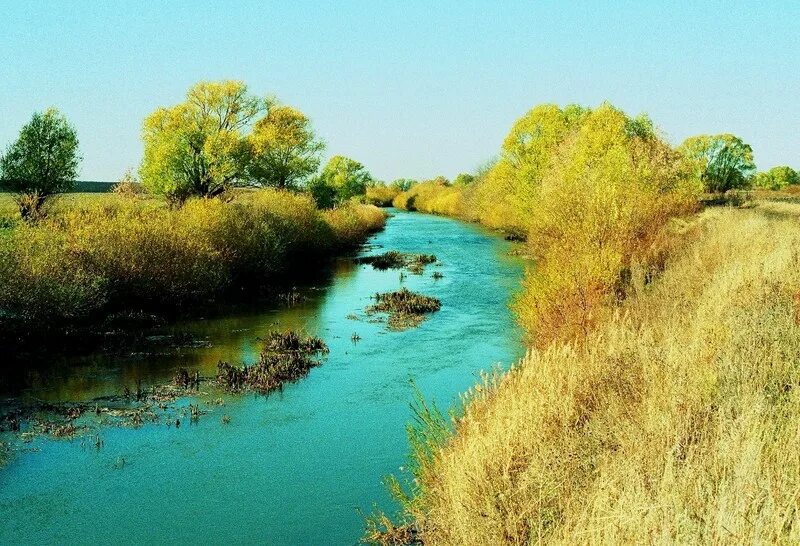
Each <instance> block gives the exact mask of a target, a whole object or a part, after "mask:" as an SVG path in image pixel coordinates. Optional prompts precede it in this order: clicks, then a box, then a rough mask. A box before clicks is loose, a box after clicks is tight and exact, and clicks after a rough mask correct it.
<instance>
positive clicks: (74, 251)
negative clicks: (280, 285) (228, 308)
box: [0, 190, 385, 331]
mask: <svg viewBox="0 0 800 546" xmlns="http://www.w3.org/2000/svg"><path fill="white" fill-rule="evenodd" d="M384 221H385V215H384V214H383V212H381V211H380V210H379V209H377V208H376V207H373V206H368V205H359V204H356V203H351V204H348V205H346V206H344V207H340V208H338V209H334V210H331V211H325V212H324V213H320V211H318V210H317V209H316V207H315V206H314V203H313V201H312V200H311V198H310V197H308V196H306V195H298V194H294V193H289V192H286V191H277V190H258V191H250V192H241V193H239V194H237V195H236V197H235V199H233V200H232V201H231V202H224V201H221V200H219V199H192V200H189V201H187V202H186V204H185V205H184V206H183V207H182V208H180V209H174V210H173V209H170V208H168V207H166V206H164V204H163V202H159V201H155V200H152V199H141V200H128V199H121V198H119V197H118V196H115V195H109V196H108V197H107V198H105V199H103V200H87V201H86V202H83V201H82V202H81V204H80V205H75V206H70V207H63V208H62V210H59V212H58V214H53V215H51V217H50V218H48V219H46V220H44V221H42V222H39V223H38V224H36V225H20V226H17V227H12V228H11V229H7V230H3V231H0V243H2V244H0V257H2V263H1V264H0V322H2V323H4V324H6V325H8V326H9V327H12V326H14V325H16V326H18V327H21V328H23V329H25V328H27V329H28V330H30V331H33V330H34V329H35V328H36V327H39V326H41V324H43V323H45V322H49V323H52V325H53V326H59V325H63V324H64V323H65V322H73V321H76V320H79V319H81V318H89V317H90V316H91V315H92V314H93V313H95V312H99V311H102V310H111V309H116V308H125V307H127V306H130V305H132V304H135V305H136V306H141V307H149V308H156V309H159V308H169V307H174V305H181V304H184V303H190V302H196V301H200V300H201V299H203V298H208V297H212V296H214V295H216V294H219V293H221V292H223V291H225V290H227V289H229V288H231V287H233V286H245V285H247V286H253V285H255V286H258V285H264V284H267V283H270V282H273V281H275V280H277V278H278V277H279V276H281V275H284V274H285V273H286V272H287V271H288V270H289V268H290V267H292V265H293V264H295V263H297V262H299V261H301V260H303V259H307V258H308V257H310V256H322V255H325V254H329V253H331V252H335V251H337V250H339V249H342V248H346V247H352V246H354V245H356V244H358V243H361V242H363V240H364V239H365V238H366V237H367V235H368V234H369V233H372V232H373V231H375V230H377V229H380V228H381V227H382V226H383V223H384Z"/></svg>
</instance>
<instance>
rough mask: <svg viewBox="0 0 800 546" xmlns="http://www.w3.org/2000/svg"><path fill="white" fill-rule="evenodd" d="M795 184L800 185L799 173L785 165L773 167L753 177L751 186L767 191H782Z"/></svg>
mask: <svg viewBox="0 0 800 546" xmlns="http://www.w3.org/2000/svg"><path fill="white" fill-rule="evenodd" d="M795 184H800V173H798V172H797V171H795V170H794V169H792V168H791V167H787V166H785V165H784V166H780V167H773V168H771V169H770V170H768V171H767V172H760V173H757V174H756V175H755V176H754V177H753V185H755V186H756V187H759V188H763V189H767V190H782V189H784V188H785V187H787V186H791V185H795Z"/></svg>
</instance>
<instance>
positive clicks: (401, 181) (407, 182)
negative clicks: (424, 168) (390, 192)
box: [391, 178, 417, 191]
mask: <svg viewBox="0 0 800 546" xmlns="http://www.w3.org/2000/svg"><path fill="white" fill-rule="evenodd" d="M416 183H417V181H416V180H413V179H411V178H397V179H395V180H392V183H391V186H392V187H394V188H397V189H398V190H400V191H408V190H410V189H411V186H413V185H414V184H416Z"/></svg>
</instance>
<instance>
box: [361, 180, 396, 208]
mask: <svg viewBox="0 0 800 546" xmlns="http://www.w3.org/2000/svg"><path fill="white" fill-rule="evenodd" d="M398 195H400V190H399V189H398V188H395V187H391V186H385V185H383V184H378V185H375V186H368V187H367V193H366V196H365V197H364V199H365V201H366V202H367V203H369V204H370V205H375V206H377V207H389V206H391V205H392V201H393V200H394V198H395V197H397V196H398Z"/></svg>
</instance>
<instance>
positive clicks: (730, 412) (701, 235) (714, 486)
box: [378, 203, 800, 545]
mask: <svg viewBox="0 0 800 546" xmlns="http://www.w3.org/2000/svg"><path fill="white" fill-rule="evenodd" d="M799 214H800V206H797V205H789V204H785V203H782V204H780V205H778V206H776V205H769V206H768V207H763V208H762V207H756V208H755V209H751V210H736V209H732V210H731V209H729V210H721V209H716V210H708V211H706V212H704V213H702V214H700V215H699V216H698V217H697V218H696V219H694V220H693V221H692V222H691V223H688V224H687V225H685V226H684V230H683V231H684V233H683V237H684V238H685V240H687V241H689V242H688V243H686V244H685V245H684V246H682V247H681V249H680V250H677V251H676V252H675V254H674V256H673V257H672V258H670V259H669V260H668V261H667V263H666V268H665V270H664V271H663V273H662V274H661V275H660V276H659V277H658V278H656V279H655V280H654V281H652V282H650V283H646V282H645V276H644V272H643V271H639V272H635V273H634V275H633V278H632V280H631V297H629V299H628V300H627V301H626V302H625V303H624V304H623V305H622V306H621V307H619V308H618V309H617V312H616V313H614V314H613V315H612V316H608V317H606V318H605V319H604V320H603V321H602V323H600V324H598V325H597V327H596V328H595V329H594V330H593V331H592V332H590V333H589V334H588V337H587V339H586V340H585V342H584V343H581V344H577V345H576V344H571V343H564V342H554V343H551V344H549V345H547V346H546V347H544V348H542V349H540V350H531V351H530V353H529V354H528V355H527V356H526V358H524V359H523V360H522V361H521V362H520V363H519V364H518V365H517V366H516V367H515V368H514V369H513V370H512V371H510V372H509V373H507V374H505V375H495V376H493V377H491V378H487V380H486V381H485V382H484V383H483V384H481V385H479V386H476V387H475V388H474V389H473V390H472V391H471V392H470V393H469V394H468V396H467V403H466V405H465V409H464V411H463V416H462V417H460V418H458V419H456V420H455V421H454V422H453V424H452V426H453V427H454V429H455V434H451V433H450V432H449V428H450V426H451V423H449V422H448V421H447V420H446V419H442V418H437V416H436V414H435V412H434V413H432V412H430V411H427V410H425V409H424V408H422V409H421V410H420V411H419V415H420V416H421V419H420V422H421V423H422V425H421V426H418V427H417V428H416V430H415V431H414V432H413V433H412V434H411V437H412V445H413V446H414V448H415V449H414V452H415V459H414V461H412V465H411V468H412V469H414V470H415V475H414V478H415V480H414V481H413V482H411V495H410V496H409V497H408V498H406V503H405V509H406V514H405V516H406V518H407V520H408V521H415V522H416V525H417V527H418V531H419V535H418V537H419V538H421V539H422V540H424V542H425V544H431V545H440V544H441V545H450V544H452V545H471V544H475V545H484V544H498V545H499V544H515V545H517V544H532V543H547V544H576V543H578V544H620V543H626V544H627V543H633V544H645V543H647V544H650V543H680V544H758V543H769V544H771V543H782V544H797V543H798V542H800V506H798V505H799V504H800V427H798V423H800V326H798V321H800V253H798V249H800V225H798V223H797V216H798V215H799ZM401 496H402V495H401ZM378 524H380V521H378ZM384 524H385V522H384ZM404 531H405V532H406V536H408V533H407V528H404Z"/></svg>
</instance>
